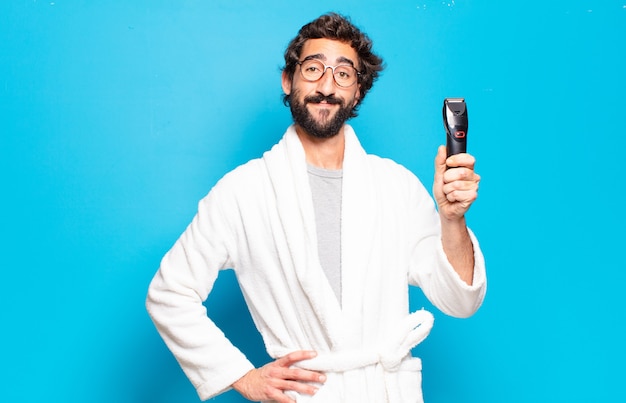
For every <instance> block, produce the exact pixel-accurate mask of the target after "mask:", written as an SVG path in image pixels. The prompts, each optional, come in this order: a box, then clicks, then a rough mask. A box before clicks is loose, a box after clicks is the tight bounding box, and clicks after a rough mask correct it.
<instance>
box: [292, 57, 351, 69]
mask: <svg viewBox="0 0 626 403" xmlns="http://www.w3.org/2000/svg"><path fill="white" fill-rule="evenodd" d="M312 59H316V60H323V61H326V56H325V55H324V54H323V53H316V54H314V55H309V56H307V57H305V58H304V59H303V60H302V61H303V62H304V61H307V60H312ZM337 63H338V65H339V64H349V65H350V66H352V67H354V62H353V61H352V60H350V59H348V58H347V57H345V56H339V57H338V58H337ZM355 68H356V67H355Z"/></svg>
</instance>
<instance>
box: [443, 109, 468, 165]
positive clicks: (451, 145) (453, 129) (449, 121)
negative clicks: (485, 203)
mask: <svg viewBox="0 0 626 403" xmlns="http://www.w3.org/2000/svg"><path fill="white" fill-rule="evenodd" d="M443 125H444V126H445V128H446V134H447V136H446V150H447V153H448V157H449V156H451V155H454V154H459V153H464V152H467V106H466V105H465V99H463V98H446V99H444V101H443Z"/></svg>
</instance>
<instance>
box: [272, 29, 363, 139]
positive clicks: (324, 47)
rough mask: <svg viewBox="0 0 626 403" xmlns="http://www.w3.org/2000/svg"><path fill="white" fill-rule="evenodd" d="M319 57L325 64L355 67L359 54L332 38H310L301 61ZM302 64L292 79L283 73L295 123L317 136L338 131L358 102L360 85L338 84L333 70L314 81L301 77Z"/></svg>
mask: <svg viewBox="0 0 626 403" xmlns="http://www.w3.org/2000/svg"><path fill="white" fill-rule="evenodd" d="M306 59H316V60H320V61H321V62H323V63H324V64H325V65H327V66H338V65H346V64H347V65H352V66H353V67H355V68H356V69H357V70H358V68H359V66H358V65H357V63H358V56H357V53H356V52H355V50H354V49H352V47H351V46H350V45H348V44H346V43H343V42H339V41H335V40H331V39H309V40H307V41H306V42H305V43H304V46H303V47H302V52H301V54H300V61H303V60H306ZM301 68H302V66H301V65H298V66H297V67H296V71H295V72H294V75H293V79H292V80H290V79H289V77H288V76H287V75H286V74H285V73H283V77H282V85H283V91H285V93H286V94H288V95H290V96H291V97H290V107H291V113H292V115H293V120H294V122H295V123H296V125H298V126H300V128H302V129H304V130H305V131H306V132H307V133H308V134H310V135H312V136H314V137H318V138H329V137H333V136H335V135H336V134H337V133H339V130H340V129H341V128H342V127H343V124H344V123H345V122H346V120H348V119H349V117H350V113H351V111H352V109H353V108H354V106H355V105H356V104H357V102H358V99H359V98H358V97H359V95H360V92H359V84H358V83H355V84H354V85H352V86H350V87H340V86H338V85H337V84H336V83H335V80H334V78H333V71H332V69H327V70H326V71H325V72H324V74H323V75H322V77H321V78H320V79H319V80H317V81H313V82H311V81H307V80H305V79H304V78H303V77H302V74H301V71H300V69H301Z"/></svg>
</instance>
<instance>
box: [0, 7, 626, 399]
mask: <svg viewBox="0 0 626 403" xmlns="http://www.w3.org/2000/svg"><path fill="white" fill-rule="evenodd" d="M327 11H339V12H342V13H345V14H347V15H350V16H351V17H352V19H353V21H354V22H355V23H356V24H357V25H358V26H360V27H362V28H363V29H364V31H365V32H367V33H368V34H369V35H370V36H371V37H372V39H373V40H374V43H375V50H376V51H377V52H378V53H379V54H381V55H382V56H383V57H384V58H385V61H386V63H387V69H386V70H385V72H384V73H383V75H382V76H381V78H380V80H379V81H378V82H377V83H376V85H375V86H374V88H373V90H372V91H371V93H370V94H369V95H368V97H367V98H366V99H365V102H364V104H363V105H362V108H361V114H360V116H359V117H358V118H357V119H355V120H354V121H352V124H353V126H354V127H355V129H356V130H357V133H358V134H359V135H360V137H361V140H362V143H363V145H364V146H365V147H366V149H367V150H368V151H369V152H371V153H374V154H378V155H382V156H385V157H391V158H393V159H395V160H397V161H398V162H400V163H402V164H404V165H406V166H407V167H409V168H410V169H411V170H412V171H414V172H415V173H416V174H417V175H418V176H419V177H420V178H422V180H423V182H424V183H425V184H426V186H427V187H428V188H430V186H431V183H432V174H433V168H432V164H433V158H434V155H435V152H436V147H437V145H438V144H440V143H442V142H443V141H444V140H443V128H442V123H441V104H442V100H443V98H444V97H450V96H463V97H465V98H466V100H467V102H468V107H469V113H470V130H469V150H470V152H472V153H473V154H474V155H475V156H476V157H477V159H478V165H477V171H478V172H479V173H480V174H481V176H482V177H483V181H482V182H481V190H480V196H479V200H478V201H477V203H476V204H475V205H474V206H473V207H472V209H471V211H470V212H469V214H468V220H469V223H470V226H471V227H472V229H473V230H474V231H475V232H476V234H477V235H478V236H479V239H480V240H481V244H482V247H483V249H484V253H485V255H486V257H487V264H488V266H487V267H488V275H489V291H488V294H487V298H486V300H485V303H484V305H483V307H482V308H481V310H480V311H479V312H478V313H477V314H476V315H475V316H474V317H472V318H470V319H467V320H459V319H453V318H449V317H445V316H444V315H442V314H441V313H439V312H438V313H437V314H436V326H435V328H434V330H433V332H432V333H431V336H430V338H429V339H428V340H427V341H426V342H424V343H423V344H422V345H420V346H418V347H417V348H416V354H418V355H420V356H421V357H423V360H424V367H425V369H424V393H425V397H426V401H427V402H429V403H438V402H579V401H580V402H613V401H626V398H625V393H624V389H623V387H622V386H620V385H623V379H622V378H623V374H624V371H623V362H624V361H625V360H626V347H625V343H624V319H625V316H626V315H624V292H623V284H624V282H625V280H626V274H625V272H626V265H625V264H624V260H623V253H622V251H623V248H624V241H626V237H625V236H624V231H623V228H624V227H625V225H626V220H625V219H624V214H623V207H621V206H622V205H623V201H624V199H623V188H624V185H625V184H626V181H625V180H624V174H623V171H624V151H623V147H622V146H621V145H620V144H622V141H624V134H623V131H624V127H625V126H624V124H625V122H626V108H625V107H624V95H625V92H626V78H625V77H626V73H625V71H626V1H624V0H620V1H614V0H605V1H582V0H576V1H572V0H570V1H565V0H559V1H550V2H544V1H537V0H533V1H516V2H488V1H463V0H459V1H450V2H446V1H444V2H442V1H430V0H420V1H405V0H403V1H395V2H382V1H368V2H364V1H345V2H336V1H333V2H330V1H325V0H319V1H315V2H307V3H302V4H301V3H296V2H287V1H278V0H273V1H264V2H257V1H239V2H236V3H235V2H230V1H213V2H209V1H206V2H202V1H197V0H189V1H165V0H156V1H134V2H122V1H64V0H54V1H50V0H48V1H37V0H31V1H26V0H24V1H3V2H2V3H1V5H0V102H1V109H0V133H1V137H0V179H1V184H2V189H3V191H2V197H1V199H2V210H1V216H0V217H1V222H0V237H1V238H0V248H1V256H0V265H1V276H2V279H1V281H0V306H1V312H2V313H1V315H2V316H1V323H2V336H0V337H1V340H2V367H3V370H4V371H3V376H2V378H1V380H0V383H1V385H2V386H1V388H0V400H2V401H4V402H38V401H50V402H65V403H71V402H94V403H99V402H116V403H120V402H122V403H123V402H135V403H139V402H152V403H165V402H177V403H179V402H196V401H198V398H197V396H196V394H195V391H194V390H193V388H192V387H191V384H190V383H189V382H188V381H187V379H186V378H185V377H184V375H183V373H182V371H181V370H180V369H179V367H178V366H177V364H176V362H175V361H174V359H173V358H172V356H171V354H170V353H169V352H168V350H167V349H166V348H165V346H164V344H163V342H162V341H161V339H160V338H159V336H158V334H157V333H156V330H155V329H154V327H153V325H152V323H151V322H150V320H149V318H148V316H147V314H146V312H145V309H144V298H145V293H146V289H147V286H148V283H149V281H150V279H151V278H152V276H153V275H154V273H155V271H156V270H157V267H158V264H159V261H160V259H161V257H162V256H163V254H164V253H165V252H166V251H167V250H168V249H169V248H170V246H171V245H172V244H173V242H174V241H175V240H176V238H177V237H178V236H179V235H180V233H181V232H182V231H183V230H184V228H185V227H186V225H187V224H188V222H189V221H190V220H191V219H192V217H193V215H194V213H195V210H196V205H197V202H198V200H199V199H200V198H202V197H203V196H204V195H205V194H206V193H207V192H208V190H209V189H210V188H211V186H212V185H213V184H214V183H215V181H216V180H217V179H218V178H220V177H221V176H222V175H223V174H224V173H226V172H227V171H229V170H230V169H232V168H234V167H235V166H237V165H239V164H241V163H243V162H245V161H247V160H248V159H250V158H254V157H257V156H260V155H261V153H262V152H263V151H264V150H266V149H267V148H269V147H270V146H271V145H272V144H274V143H275V142H276V141H277V140H278V139H279V138H280V136H281V135H282V133H283V131H284V129H285V128H286V126H287V125H288V124H289V123H290V121H291V120H290V115H289V111H288V109H287V108H285V107H284V106H283V105H282V103H281V98H280V96H281V89H280V67H281V66H282V52H283V51H284V48H285V46H286V45H287V42H288V41H289V40H290V39H291V38H292V37H293V36H294V35H295V34H296V32H297V30H298V29H299V28H300V26H302V25H303V24H304V23H306V22H308V21H310V20H311V19H313V18H315V17H317V16H318V15H320V14H322V13H324V12H327ZM412 305H413V308H419V307H422V306H428V304H427V303H426V302H425V301H424V299H423V296H422V294H421V292H420V291H419V290H413V291H412ZM207 306H208V307H209V310H210V312H211V315H213V317H214V318H215V320H216V321H217V322H218V323H219V324H220V325H221V326H222V327H223V328H224V330H225V331H226V333H227V334H228V335H229V336H231V337H232V338H233V340H234V341H235V342H236V343H237V344H238V345H240V346H241V348H242V349H243V350H244V351H245V352H246V353H247V354H248V355H249V356H250V358H251V359H252V360H253V362H255V363H256V364H258V365H260V364H263V363H264V362H265V360H266V359H267V357H266V356H265V353H264V352H263V350H262V343H261V341H260V338H259V337H258V336H256V334H255V331H254V329H253V327H252V324H251V322H250V319H249V316H248V314H247V312H246V310H245V306H244V305H243V302H242V299H241V295H240V293H239V290H238V288H237V286H236V283H235V282H234V276H233V275H232V274H231V273H230V272H226V273H224V275H222V276H220V278H219V280H218V285H217V290H216V291H215V293H214V294H212V295H211V296H210V298H209V300H208V302H207ZM215 401H219V402H239V401H244V400H243V399H242V398H241V397H239V395H237V394H236V393H235V392H232V391H231V392H228V393H226V394H224V395H222V396H220V397H218V398H217V399H215Z"/></svg>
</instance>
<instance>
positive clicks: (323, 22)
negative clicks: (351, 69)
mask: <svg viewBox="0 0 626 403" xmlns="http://www.w3.org/2000/svg"><path fill="white" fill-rule="evenodd" d="M318 38H324V39H333V40H337V41H340V42H344V43H347V44H349V45H350V46H352V48H353V49H354V50H355V51H356V53H357V55H358V58H359V66H360V71H359V81H358V85H359V88H360V90H361V96H360V97H359V99H358V101H357V104H356V105H355V107H354V108H353V110H352V114H351V116H350V117H355V116H357V109H358V107H359V105H360V104H361V102H362V101H363V98H365V94H367V92H368V91H369V89H370V88H372V85H374V81H376V79H377V78H378V75H379V73H380V72H381V71H382V70H383V59H382V58H380V57H379V56H377V55H376V54H374V53H373V52H372V41H371V39H370V38H369V37H368V36H367V35H366V34H365V33H363V32H361V31H360V30H359V29H358V28H357V27H356V26H354V25H353V24H352V23H351V22H350V19H349V18H348V17H345V16H342V15H340V14H336V13H328V14H325V15H322V16H321V17H319V18H317V19H316V20H313V21H311V22H309V23H308V24H306V25H304V26H303V27H302V28H300V31H299V32H298V35H297V36H296V37H295V38H293V39H292V40H291V42H289V45H288V46H287V49H286V50H285V67H283V72H284V73H286V74H287V75H288V77H289V79H290V80H293V75H294V72H295V71H296V65H297V63H298V61H300V53H301V52H302V47H303V46H304V43H305V42H306V41H307V40H309V39H318ZM289 102H290V96H289V95H287V94H284V95H283V103H284V104H285V105H289Z"/></svg>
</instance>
